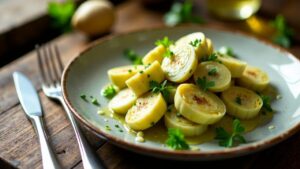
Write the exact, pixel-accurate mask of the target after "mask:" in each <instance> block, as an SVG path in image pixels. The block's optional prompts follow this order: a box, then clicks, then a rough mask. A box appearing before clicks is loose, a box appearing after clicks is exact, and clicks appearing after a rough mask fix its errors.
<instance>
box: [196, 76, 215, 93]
mask: <svg viewBox="0 0 300 169" xmlns="http://www.w3.org/2000/svg"><path fill="white" fill-rule="evenodd" d="M196 84H197V85H198V86H199V87H200V88H201V89H202V90H204V91H207V90H208V89H209V88H211V87H214V86H215V82H214V81H208V80H207V79H206V76H204V77H202V78H198V79H197V81H196Z"/></svg>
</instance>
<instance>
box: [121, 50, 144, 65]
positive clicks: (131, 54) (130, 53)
mask: <svg viewBox="0 0 300 169" xmlns="http://www.w3.org/2000/svg"><path fill="white" fill-rule="evenodd" d="M123 55H124V57H125V58H127V59H128V60H130V61H131V62H132V63H133V64H134V65H142V64H143V62H142V56H140V55H138V54H137V53H136V52H135V51H134V50H133V49H125V50H124V51H123Z"/></svg>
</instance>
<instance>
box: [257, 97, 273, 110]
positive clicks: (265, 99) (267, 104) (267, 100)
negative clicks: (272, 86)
mask: <svg viewBox="0 0 300 169" xmlns="http://www.w3.org/2000/svg"><path fill="white" fill-rule="evenodd" d="M260 97H261V99H262V101H263V106H262V108H263V109H264V110H266V111H268V112H273V109H272V107H271V104H270V103H271V97H270V96H266V95H262V94H260Z"/></svg>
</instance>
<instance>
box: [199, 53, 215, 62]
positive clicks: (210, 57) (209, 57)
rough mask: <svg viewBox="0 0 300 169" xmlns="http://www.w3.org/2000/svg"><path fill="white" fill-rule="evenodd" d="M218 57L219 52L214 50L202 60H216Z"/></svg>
mask: <svg viewBox="0 0 300 169" xmlns="http://www.w3.org/2000/svg"><path fill="white" fill-rule="evenodd" d="M217 59H218V56H217V53H216V52H214V53H212V54H211V55H209V56H208V57H203V58H202V59H201V60H202V61H203V62H205V61H216V60H217Z"/></svg>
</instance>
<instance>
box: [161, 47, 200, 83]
mask: <svg viewBox="0 0 300 169" xmlns="http://www.w3.org/2000/svg"><path fill="white" fill-rule="evenodd" d="M170 48H171V51H172V55H171V56H169V57H165V58H164V59H163V61H162V64H161V68H162V69H163V71H164V73H165V75H166V78H167V79H168V80H169V81H171V82H175V83H181V82H184V81H186V80H188V79H189V78H190V77H191V76H192V75H193V73H194V72H195V70H196V68H197V64H198V58H197V57H196V54H195V50H194V48H193V47H192V46H191V45H188V44H184V45H178V46H171V47H170Z"/></svg>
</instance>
